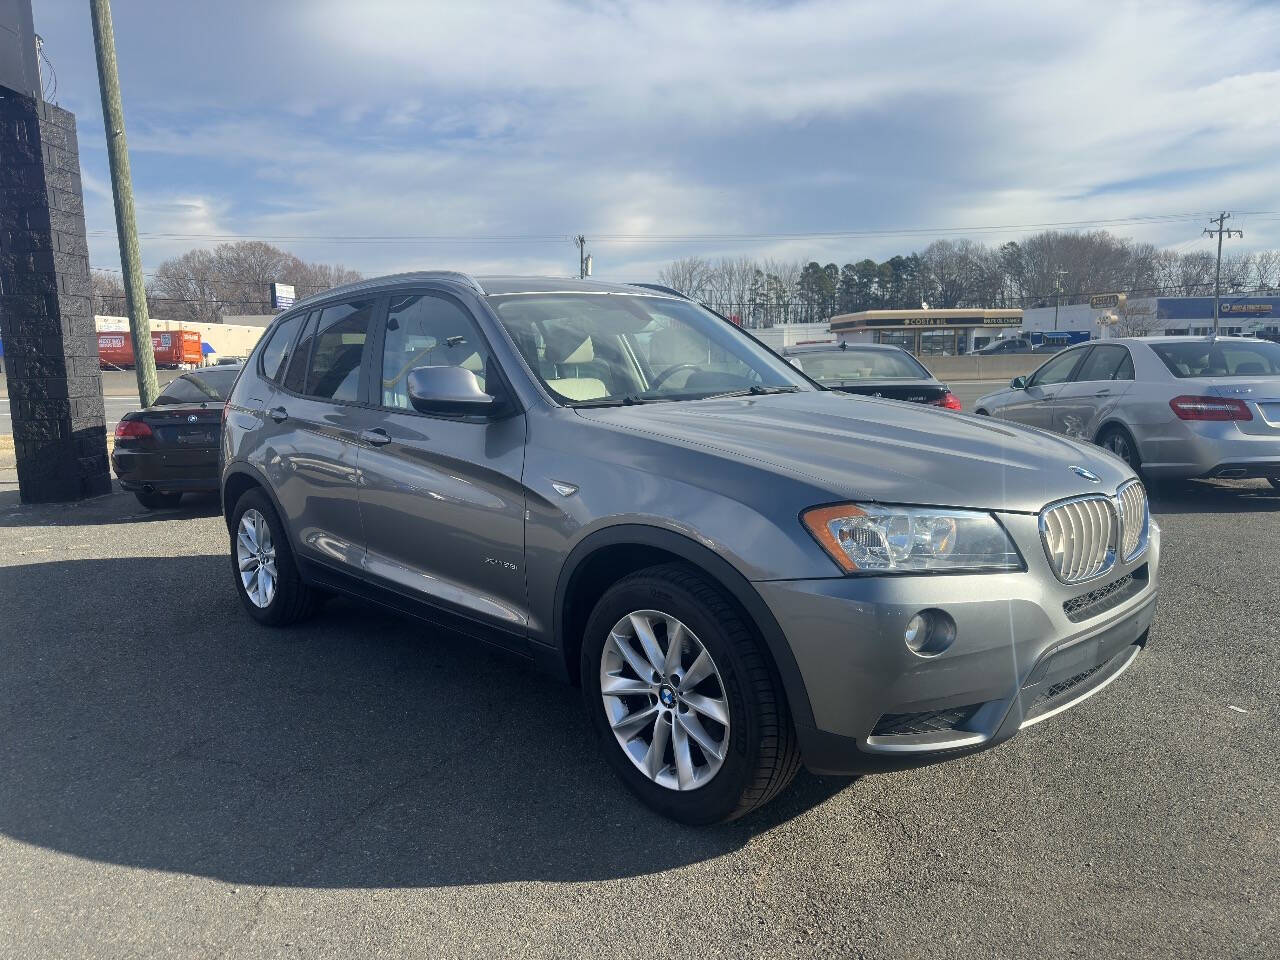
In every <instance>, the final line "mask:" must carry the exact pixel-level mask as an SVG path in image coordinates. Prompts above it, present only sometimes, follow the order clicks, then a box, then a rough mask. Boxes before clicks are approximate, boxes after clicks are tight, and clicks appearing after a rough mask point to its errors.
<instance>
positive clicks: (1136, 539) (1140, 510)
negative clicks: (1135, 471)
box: [1116, 480, 1151, 562]
mask: <svg viewBox="0 0 1280 960" xmlns="http://www.w3.org/2000/svg"><path fill="white" fill-rule="evenodd" d="M1116 499H1117V501H1118V502H1119V505H1120V520H1121V529H1122V531H1123V536H1122V537H1121V545H1120V556H1121V558H1122V559H1123V560H1125V562H1128V561H1129V560H1132V559H1134V558H1135V557H1136V556H1138V554H1140V553H1142V551H1143V550H1145V549H1146V546H1147V540H1148V537H1149V534H1150V529H1151V514H1150V509H1151V508H1150V505H1149V504H1148V503H1147V491H1146V490H1144V489H1143V487H1142V484H1141V483H1140V482H1138V481H1137V480H1130V481H1129V482H1128V483H1126V484H1125V485H1124V486H1123V487H1121V488H1120V492H1119V493H1118V494H1117V497H1116Z"/></svg>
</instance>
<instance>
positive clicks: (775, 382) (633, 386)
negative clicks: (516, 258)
mask: <svg viewBox="0 0 1280 960" xmlns="http://www.w3.org/2000/svg"><path fill="white" fill-rule="evenodd" d="M489 302H490V304H491V305H492V306H493V308H494V311H495V312H496V313H497V315H498V318H499V319H500V320H501V321H502V325H503V326H504V327H505V328H506V330H507V332H508V333H509V334H510V335H511V339H512V340H513V341H514V342H515V344H516V347H517V348H518V349H519V350H520V353H521V354H522V355H523V356H524V359H525V361H526V362H527V363H528V364H529V368H530V369H531V370H532V371H533V372H534V373H535V374H536V375H537V376H538V378H539V379H540V380H541V381H542V383H543V384H544V385H545V386H546V388H547V389H548V390H549V391H550V392H551V394H552V395H553V396H554V397H556V398H557V399H558V400H560V401H562V402H564V403H566V404H568V405H570V406H581V405H590V406H610V405H613V404H624V403H645V402H654V401H659V400H699V399H703V398H706V397H711V396H720V395H725V394H735V393H774V392H782V391H788V392H789V391H792V390H812V389H813V387H812V385H811V384H810V383H809V382H808V381H806V380H805V379H804V378H803V377H802V376H800V375H799V374H798V373H797V372H796V371H795V370H794V369H792V368H791V367H790V365H788V364H787V363H786V362H784V361H782V360H781V359H779V358H778V357H776V356H774V355H773V354H771V353H769V352H768V351H767V350H765V349H764V348H763V347H761V346H760V345H759V344H758V343H756V342H755V341H754V340H753V339H751V337H749V336H747V335H746V334H744V333H743V332H742V331H741V330H739V329H738V328H737V327H735V326H733V325H732V324H730V323H727V322H725V321H724V320H721V319H720V318H718V317H715V316H713V315H712V314H710V313H708V312H707V311H706V310H703V309H702V308H701V307H699V306H697V305H696V304H693V303H690V302H688V301H686V300H677V299H674V298H666V297H647V296H634V295H630V294H609V293H605V294H587V293H535V294H510V295H494V296H491V297H490V298H489Z"/></svg>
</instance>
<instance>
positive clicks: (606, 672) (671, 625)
mask: <svg viewBox="0 0 1280 960" xmlns="http://www.w3.org/2000/svg"><path fill="white" fill-rule="evenodd" d="M581 671H582V688H583V695H584V698H585V700H586V708H587V714H588V716H589V718H590V720H591V723H592V726H593V727H595V729H596V732H597V733H598V734H599V736H600V738H601V741H602V743H603V746H604V751H605V755H606V758H607V759H608V761H609V764H610V765H611V766H612V767H613V769H614V770H615V772H616V773H617V774H618V776H619V777H621V778H622V780H623V782H624V783H626V785H627V786H628V787H629V788H630V789H631V790H632V791H633V792H634V793H635V794H636V795H637V796H639V797H640V799H641V800H643V801H644V802H645V803H646V804H648V805H649V806H650V807H652V808H653V809H655V810H657V811H658V812H659V813H662V814H663V815H665V816H668V817H671V818H672V819H674V820H679V821H681V822H683V823H689V824H709V823H718V822H721V821H725V820H732V819H735V818H736V817H740V816H742V815H743V814H745V813H748V812H749V811H751V810H753V809H755V808H756V807H758V806H761V805H762V804H764V803H767V802H768V801H769V800H771V799H773V797H775V796H776V795H777V794H778V793H779V792H780V791H781V790H782V789H783V788H784V787H785V786H786V785H787V784H788V783H790V782H791V779H792V778H793V777H794V776H795V773H796V771H797V770H798V769H799V763H800V758H799V750H798V748H797V746H796V738H795V731H794V729H793V727H792V724H791V718H790V716H789V714H788V712H787V707H786V701H785V698H784V696H783V693H782V690H781V687H780V685H779V683H778V681H777V679H776V678H775V676H774V675H773V671H772V670H771V669H770V665H769V662H768V660H767V658H766V656H765V654H764V652H763V650H762V649H761V647H760V645H759V642H758V641H757V640H756V638H755V635H754V633H753V631H752V630H751V629H750V628H749V627H748V625H747V623H746V622H744V620H743V619H742V617H741V616H740V615H739V613H738V612H737V610H736V608H735V607H734V605H733V604H732V603H731V602H730V600H729V598H728V597H727V596H726V595H725V593H724V592H723V590H721V589H720V588H719V587H718V586H717V585H715V584H714V583H712V582H711V581H709V580H708V579H706V578H705V577H704V576H702V575H701V574H700V573H698V572H697V571H695V570H693V569H691V568H689V567H686V566H684V565H682V564H668V565H663V566H659V567H651V568H649V569H647V570H642V571H640V572H638V573H635V574H632V575H631V576H629V577H626V578H625V579H623V580H620V581H619V582H618V583H616V584H614V585H613V586H612V587H610V588H609V590H608V591H606V592H605V594H604V596H603V597H601V598H600V601H599V603H597V604H596V608H595V610H594V611H593V612H592V614H591V617H590V620H589V621H588V623H587V630H586V636H585V638H584V642H583V647H582V663H581Z"/></svg>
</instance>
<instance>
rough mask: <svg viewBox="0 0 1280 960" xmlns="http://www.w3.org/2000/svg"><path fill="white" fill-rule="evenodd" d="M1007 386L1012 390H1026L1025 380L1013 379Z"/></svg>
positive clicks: (1022, 378) (1021, 378) (1020, 378)
mask: <svg viewBox="0 0 1280 960" xmlns="http://www.w3.org/2000/svg"><path fill="white" fill-rule="evenodd" d="M1009 386H1011V387H1012V388H1013V389H1014V390H1025V389H1027V378H1026V377H1014V378H1013V379H1012V380H1010V381H1009Z"/></svg>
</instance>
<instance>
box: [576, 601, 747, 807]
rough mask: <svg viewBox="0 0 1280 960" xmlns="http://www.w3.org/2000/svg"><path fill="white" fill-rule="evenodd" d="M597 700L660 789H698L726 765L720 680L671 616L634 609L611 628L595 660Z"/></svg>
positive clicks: (698, 646) (710, 662) (707, 655)
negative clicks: (598, 676) (596, 662)
mask: <svg viewBox="0 0 1280 960" xmlns="http://www.w3.org/2000/svg"><path fill="white" fill-rule="evenodd" d="M600 695H601V698H602V700H603V701H604V710H605V716H606V717H607V718H608V721H609V726H610V728H611V729H612V730H613V735H614V736H615V737H616V738H617V740H618V744H619V746H621V747H622V750H623V752H624V753H626V755H627V756H628V757H629V758H630V759H631V762H632V763H633V764H634V765H635V767H636V769H637V770H639V771H640V772H641V773H643V774H644V775H645V776H646V777H648V778H649V779H650V780H652V781H653V782H654V783H656V784H658V785H659V786H663V787H667V788H668V789H671V790H693V789H696V788H697V787H701V786H703V785H705V784H706V783H708V782H710V780H711V779H712V778H713V777H715V775H716V773H717V772H719V770H720V767H721V766H722V765H723V764H724V759H725V757H726V756H727V752H728V746H729V701H728V697H727V695H726V692H725V687H724V682H723V681H722V680H721V677H720V671H719V670H718V669H717V667H716V665H715V661H714V660H712V658H711V654H710V652H708V650H707V648H706V647H704V646H703V645H702V642H701V641H700V640H699V639H698V638H697V636H696V635H695V634H694V632H693V631H692V630H690V629H689V628H688V627H687V626H685V624H683V623H681V622H680V621H679V620H677V619H676V618H675V617H672V616H670V615H669V614H665V613H662V612H660V611H657V610H637V611H635V612H633V613H629V614H627V615H626V616H625V617H623V618H622V619H621V620H619V621H618V622H617V623H616V624H614V627H613V629H612V630H611V631H609V636H608V637H607V638H606V640H605V643H604V650H603V652H602V655H601V658H600Z"/></svg>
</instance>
